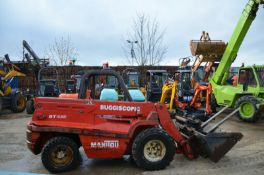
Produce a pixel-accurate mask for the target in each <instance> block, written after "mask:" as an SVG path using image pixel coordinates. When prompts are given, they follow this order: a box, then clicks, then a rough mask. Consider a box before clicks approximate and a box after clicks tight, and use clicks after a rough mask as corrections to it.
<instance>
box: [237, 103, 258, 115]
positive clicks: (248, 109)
mask: <svg viewBox="0 0 264 175" xmlns="http://www.w3.org/2000/svg"><path fill="white" fill-rule="evenodd" d="M239 112H240V114H241V115H242V116H243V117H244V118H251V117H252V116H253V115H254V112H255V109H254V106H253V105H252V104H251V103H248V102H244V103H242V104H241V105H240V110H239Z"/></svg>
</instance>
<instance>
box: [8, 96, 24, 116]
mask: <svg viewBox="0 0 264 175" xmlns="http://www.w3.org/2000/svg"><path fill="white" fill-rule="evenodd" d="M18 100H22V103H23V104H22V105H21V106H20V104H18ZM25 108H26V98H25V97H24V96H23V95H22V94H21V93H16V94H14V96H13V97H12V98H11V110H12V111H13V112H15V113H19V112H23V111H24V110H25Z"/></svg>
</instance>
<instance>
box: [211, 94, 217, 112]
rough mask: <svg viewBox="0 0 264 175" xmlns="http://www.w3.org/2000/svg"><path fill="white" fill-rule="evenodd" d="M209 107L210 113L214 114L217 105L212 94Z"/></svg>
mask: <svg viewBox="0 0 264 175" xmlns="http://www.w3.org/2000/svg"><path fill="white" fill-rule="evenodd" d="M210 105H211V110H212V112H213V113H216V112H217V110H216V108H217V106H218V105H217V102H216V99H215V96H214V94H211V95H210Z"/></svg>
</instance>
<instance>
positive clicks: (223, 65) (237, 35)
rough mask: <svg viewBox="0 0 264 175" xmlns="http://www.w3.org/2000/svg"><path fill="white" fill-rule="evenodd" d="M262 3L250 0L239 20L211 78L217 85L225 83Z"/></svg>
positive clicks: (261, 0) (263, 2)
mask: <svg viewBox="0 0 264 175" xmlns="http://www.w3.org/2000/svg"><path fill="white" fill-rule="evenodd" d="M261 4H264V0H249V1H248V3H247V5H246V7H245V9H244V10H243V12H242V15H241V17H240V19H239V21H238V24H237V26H236V28H235V30H234V32H233V34H232V36H231V39H230V41H229V43H228V45H227V48H226V49H225V52H224V55H223V57H222V59H221V62H220V64H219V66H218V68H217V70H216V72H215V73H214V75H213V77H212V79H211V81H213V83H212V84H217V85H222V84H224V82H225V80H226V77H227V74H228V70H229V68H230V67H231V64H232V63H233V62H234V60H235V59H236V56H237V53H238V51H239V48H240V46H241V44H242V42H243V40H244V38H245V36H246V34H247V32H248V30H249V28H250V26H251V24H252V22H253V21H254V19H255V17H256V14H257V11H258V8H259V5H261Z"/></svg>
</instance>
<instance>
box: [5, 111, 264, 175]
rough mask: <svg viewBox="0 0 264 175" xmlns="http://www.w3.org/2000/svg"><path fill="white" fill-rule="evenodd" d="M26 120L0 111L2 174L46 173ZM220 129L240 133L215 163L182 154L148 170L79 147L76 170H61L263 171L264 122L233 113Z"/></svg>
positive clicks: (94, 174)
mask: <svg viewBox="0 0 264 175" xmlns="http://www.w3.org/2000/svg"><path fill="white" fill-rule="evenodd" d="M29 120H30V115H27V114H25V113H20V114H12V113H9V112H4V113H2V114H0V174H5V173H4V172H7V171H9V172H10V171H11V172H31V173H41V174H46V173H47V174H48V171H47V170H46V169H45V168H44V167H43V165H42V163H41V159H40V155H37V156H36V155H33V154H32V153H31V152H30V151H29V150H28V149H27V147H26V143H25V138H26V123H27V122H28V121H29ZM221 129H222V130H225V131H240V132H242V133H243V135H244V137H243V139H242V140H241V141H240V142H239V143H238V144H237V145H236V146H235V147H234V148H233V149H232V150H231V151H230V152H229V153H228V154H227V155H226V156H225V157H224V158H223V159H221V160H220V161H219V162H218V163H213V162H211V161H210V160H207V159H204V158H198V159H197V160H193V161H190V160H188V159H186V158H185V157H184V156H183V155H175V158H174V160H173V161H172V162H171V164H170V166H168V167H167V168H166V169H165V170H162V171H154V172H149V171H144V170H141V169H139V168H138V167H137V166H136V165H135V164H134V163H132V162H131V161H130V159H129V157H124V158H123V159H118V160H115V159H103V160H100V159H88V158H87V157H86V156H85V154H84V152H83V150H81V154H82V158H83V163H82V165H81V166H80V167H79V168H78V169H77V170H75V171H73V172H69V173H65V174H80V173H83V174H89V175H99V174H104V175H108V174H110V175H118V174H126V175H133V174H142V175H149V174H154V175H167V174H168V175H175V174H178V175H181V174H193V175H200V174H201V175H205V174H208V175H209V174H214V175H216V174H236V175H244V174H245V175H252V174H261V175H262V174H264V122H263V121H259V122H258V123H255V124H249V123H244V122H241V121H239V120H238V119H237V118H236V117H233V118H232V119H230V120H229V121H228V122H226V123H225V124H224V125H223V126H222V127H221ZM1 172H2V173H1Z"/></svg>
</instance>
